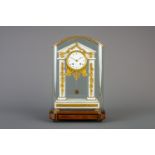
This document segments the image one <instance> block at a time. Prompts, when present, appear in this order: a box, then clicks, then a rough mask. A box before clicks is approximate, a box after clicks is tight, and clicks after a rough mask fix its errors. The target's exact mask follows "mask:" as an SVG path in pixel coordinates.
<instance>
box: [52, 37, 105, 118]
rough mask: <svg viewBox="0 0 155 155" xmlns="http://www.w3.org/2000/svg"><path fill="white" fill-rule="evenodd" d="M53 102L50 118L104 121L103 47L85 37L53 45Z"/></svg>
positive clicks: (70, 38) (69, 39)
mask: <svg viewBox="0 0 155 155" xmlns="http://www.w3.org/2000/svg"><path fill="white" fill-rule="evenodd" d="M52 75H53V85H52V87H53V92H52V93H53V95H52V98H53V103H54V108H53V109H52V110H50V113H49V118H50V119H53V120H55V121H60V120H96V121H101V120H103V119H105V112H104V110H103V107H102V106H103V105H102V104H103V44H102V43H101V42H99V41H97V40H95V39H92V38H90V37H86V36H71V37H68V38H65V39H62V40H60V41H59V42H57V43H56V44H55V45H54V51H53V74H52Z"/></svg>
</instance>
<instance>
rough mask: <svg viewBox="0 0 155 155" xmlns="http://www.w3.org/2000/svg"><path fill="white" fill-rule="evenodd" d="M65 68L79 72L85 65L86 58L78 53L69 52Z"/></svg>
mask: <svg viewBox="0 0 155 155" xmlns="http://www.w3.org/2000/svg"><path fill="white" fill-rule="evenodd" d="M66 62H67V66H68V67H69V68H70V69H72V70H81V69H83V68H84V67H85V66H86V64H87V58H86V56H85V55H84V54H83V53H82V52H80V51H73V52H71V53H70V54H69V55H68V56H67V59H66Z"/></svg>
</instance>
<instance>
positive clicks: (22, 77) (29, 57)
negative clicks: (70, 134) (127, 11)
mask: <svg viewBox="0 0 155 155" xmlns="http://www.w3.org/2000/svg"><path fill="white" fill-rule="evenodd" d="M70 35H86V36H91V37H94V38H97V39H99V40H100V41H102V42H104V44H105V45H106V46H105V50H104V52H105V53H104V56H105V59H104V60H105V62H104V97H105V98H104V100H105V102H104V107H105V110H106V112H107V119H106V120H105V121H103V122H58V123H54V122H52V121H50V120H48V110H50V108H51V107H52V96H51V89H52V45H53V44H54V43H55V42H56V41H58V40H60V39H62V38H65V37H67V36H70ZM0 128H19V129H20V128H22V129H23V128H39V129H40V128H49V129H53V128H103V129H104V128H109V129H110V128H125V129H126V128H133V129H135V128H140V129H141V128H155V27H0Z"/></svg>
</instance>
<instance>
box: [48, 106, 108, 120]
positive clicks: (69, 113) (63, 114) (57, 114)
mask: <svg viewBox="0 0 155 155" xmlns="http://www.w3.org/2000/svg"><path fill="white" fill-rule="evenodd" d="M49 119H52V120H54V121H67V120H68V121H69V120H70V121H72V120H73V121H75V120H77V121H82V120H84V121H88V120H90V121H102V120H104V119H105V112H104V111H101V110H88V109H87V110H81V109H79V110H73V109H72V110H71V109H70V110H69V109H68V110H67V109H59V110H58V109H55V110H51V111H50V112H49Z"/></svg>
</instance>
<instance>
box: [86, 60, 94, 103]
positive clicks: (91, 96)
mask: <svg viewBox="0 0 155 155" xmlns="http://www.w3.org/2000/svg"><path fill="white" fill-rule="evenodd" d="M88 66H89V69H88V75H89V76H88V97H87V99H88V100H95V58H90V59H89V63H88Z"/></svg>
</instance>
